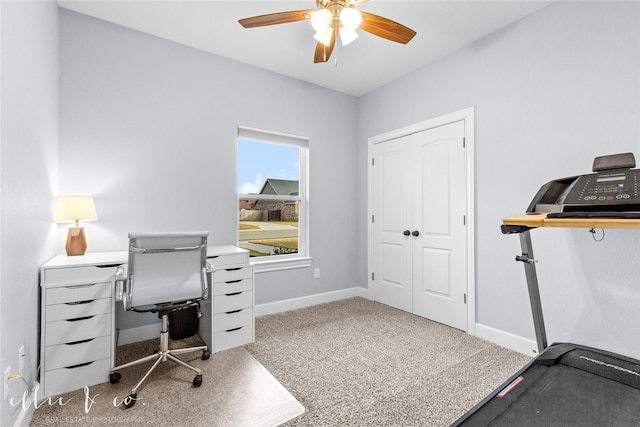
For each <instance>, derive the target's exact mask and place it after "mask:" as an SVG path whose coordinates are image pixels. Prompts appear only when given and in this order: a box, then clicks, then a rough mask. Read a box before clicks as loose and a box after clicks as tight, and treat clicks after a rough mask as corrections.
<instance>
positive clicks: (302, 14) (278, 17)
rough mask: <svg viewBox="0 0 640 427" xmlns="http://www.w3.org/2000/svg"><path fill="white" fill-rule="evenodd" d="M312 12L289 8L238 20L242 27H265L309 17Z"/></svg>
mask: <svg viewBox="0 0 640 427" xmlns="http://www.w3.org/2000/svg"><path fill="white" fill-rule="evenodd" d="M313 12H314V10H313V9H311V10H291V11H289V12H278V13H270V14H268V15H260V16H252V17H251V18H244V19H240V20H238V22H239V23H240V25H242V26H243V27H244V28H255V27H265V26H267V25H276V24H286V23H289V22H296V21H302V20H304V19H309V17H310V16H311V14H312V13H313Z"/></svg>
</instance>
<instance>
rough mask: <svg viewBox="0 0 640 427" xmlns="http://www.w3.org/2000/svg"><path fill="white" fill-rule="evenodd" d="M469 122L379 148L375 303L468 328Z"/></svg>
mask: <svg viewBox="0 0 640 427" xmlns="http://www.w3.org/2000/svg"><path fill="white" fill-rule="evenodd" d="M463 138H464V121H459V122H455V123H451V124H447V125H444V126H440V127H436V128H432V129H428V130H425V131H422V132H417V133H414V134H411V135H407V136H404V137H402V138H398V139H394V140H391V141H386V142H382V143H379V144H376V145H374V147H373V155H374V160H373V165H372V167H373V170H372V193H371V194H372V210H373V218H372V220H373V224H372V225H373V226H372V248H371V250H372V263H373V273H374V274H375V276H374V279H373V281H372V283H373V295H374V299H375V300H376V301H379V302H382V303H385V304H388V305H391V306H394V307H397V308H400V309H403V310H406V311H409V312H412V313H415V314H418V315H420V316H423V317H427V318H429V319H432V320H435V321H438V322H440V323H444V324H447V325H450V326H453V327H456V328H459V329H463V330H466V323H467V309H466V274H467V272H466V267H467V260H466V256H467V242H466V223H465V222H466V219H465V214H466V199H467V195H466V176H465V153H464V142H463Z"/></svg>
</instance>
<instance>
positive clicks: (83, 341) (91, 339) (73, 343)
mask: <svg viewBox="0 0 640 427" xmlns="http://www.w3.org/2000/svg"><path fill="white" fill-rule="evenodd" d="M94 339H95V338H89V339H86V340H80V341H74V342H67V343H64V345H78V344H84V343H87V342H90V341H93V340H94Z"/></svg>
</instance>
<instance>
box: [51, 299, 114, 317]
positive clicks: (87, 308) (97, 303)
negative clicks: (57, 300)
mask: <svg viewBox="0 0 640 427" xmlns="http://www.w3.org/2000/svg"><path fill="white" fill-rule="evenodd" d="M106 313H111V298H102V299H96V300H88V301H80V302H77V301H76V302H68V303H64V304H54V305H48V306H47V308H46V309H45V316H46V319H47V322H52V321H55V320H66V319H77V318H78V317H88V316H95V315H96V314H106Z"/></svg>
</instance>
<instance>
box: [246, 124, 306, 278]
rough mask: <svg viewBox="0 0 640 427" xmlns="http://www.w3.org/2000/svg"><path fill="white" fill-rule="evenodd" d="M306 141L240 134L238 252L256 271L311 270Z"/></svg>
mask: <svg viewBox="0 0 640 427" xmlns="http://www.w3.org/2000/svg"><path fill="white" fill-rule="evenodd" d="M308 146H309V141H308V139H307V138H303V137H298V136H292V135H286V134H279V133H275V132H268V131H263V130H259V129H253V128H247V127H243V126H241V127H239V128H238V246H240V247H242V248H245V249H248V250H249V252H250V255H251V257H252V262H253V263H254V265H255V266H256V271H265V270H269V269H282V268H295V267H302V266H308V265H310V259H309V258H308V243H307V234H308V232H307V230H308V221H307V198H308V190H307V189H308V186H307V164H308Z"/></svg>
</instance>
